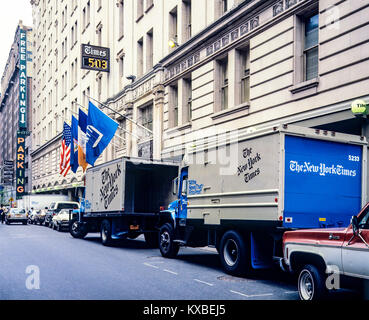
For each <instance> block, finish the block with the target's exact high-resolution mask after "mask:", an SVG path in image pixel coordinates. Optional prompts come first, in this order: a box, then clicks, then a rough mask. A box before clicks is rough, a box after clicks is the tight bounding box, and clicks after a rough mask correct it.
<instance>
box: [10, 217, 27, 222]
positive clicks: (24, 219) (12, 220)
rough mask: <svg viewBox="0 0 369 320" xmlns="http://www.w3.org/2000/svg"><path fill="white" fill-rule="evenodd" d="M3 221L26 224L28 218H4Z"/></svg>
mask: <svg viewBox="0 0 369 320" xmlns="http://www.w3.org/2000/svg"><path fill="white" fill-rule="evenodd" d="M5 221H8V222H10V223H12V222H28V218H6V220H5Z"/></svg>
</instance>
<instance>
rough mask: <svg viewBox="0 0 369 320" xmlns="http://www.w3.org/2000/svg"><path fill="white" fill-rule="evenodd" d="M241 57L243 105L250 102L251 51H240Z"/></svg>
mask: <svg viewBox="0 0 369 320" xmlns="http://www.w3.org/2000/svg"><path fill="white" fill-rule="evenodd" d="M239 54H240V55H239V56H240V60H241V61H240V67H241V70H240V72H241V74H240V78H241V79H240V80H241V81H240V83H241V88H240V94H241V96H240V99H241V101H240V102H241V103H245V102H248V101H250V49H249V48H247V49H244V50H240V51H239Z"/></svg>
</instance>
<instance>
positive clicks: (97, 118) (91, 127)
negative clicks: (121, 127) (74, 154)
mask: <svg viewBox="0 0 369 320" xmlns="http://www.w3.org/2000/svg"><path fill="white" fill-rule="evenodd" d="M117 129H118V123H117V122H115V121H114V120H113V119H111V118H109V117H108V116H107V115H106V114H105V113H104V112H102V111H101V110H100V109H99V108H97V107H96V106H95V105H94V104H93V103H91V102H90V103H89V105H88V119H87V130H86V136H87V145H86V160H87V163H89V164H90V165H92V166H93V165H94V163H95V161H96V160H97V158H98V157H99V156H100V154H101V153H102V152H103V151H104V150H105V148H106V147H107V146H108V144H109V143H110V141H111V139H113V137H114V135H115V132H116V131H117Z"/></svg>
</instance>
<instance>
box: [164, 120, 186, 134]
mask: <svg viewBox="0 0 369 320" xmlns="http://www.w3.org/2000/svg"><path fill="white" fill-rule="evenodd" d="M191 127H192V122H187V123H185V124H182V125H180V126H177V127H173V128H170V129H167V130H166V133H167V134H171V133H173V132H176V131H182V130H186V129H189V128H191Z"/></svg>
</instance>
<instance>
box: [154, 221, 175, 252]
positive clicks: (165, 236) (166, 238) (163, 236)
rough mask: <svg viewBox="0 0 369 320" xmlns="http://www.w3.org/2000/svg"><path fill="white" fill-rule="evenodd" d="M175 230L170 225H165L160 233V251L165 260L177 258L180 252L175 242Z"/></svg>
mask: <svg viewBox="0 0 369 320" xmlns="http://www.w3.org/2000/svg"><path fill="white" fill-rule="evenodd" d="M173 238H174V230H173V227H172V225H171V224H170V223H166V224H164V225H163V226H162V227H161V228H160V231H159V249H160V253H161V255H162V256H163V257H165V258H175V257H176V256H177V254H178V251H179V245H178V243H175V242H173Z"/></svg>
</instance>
